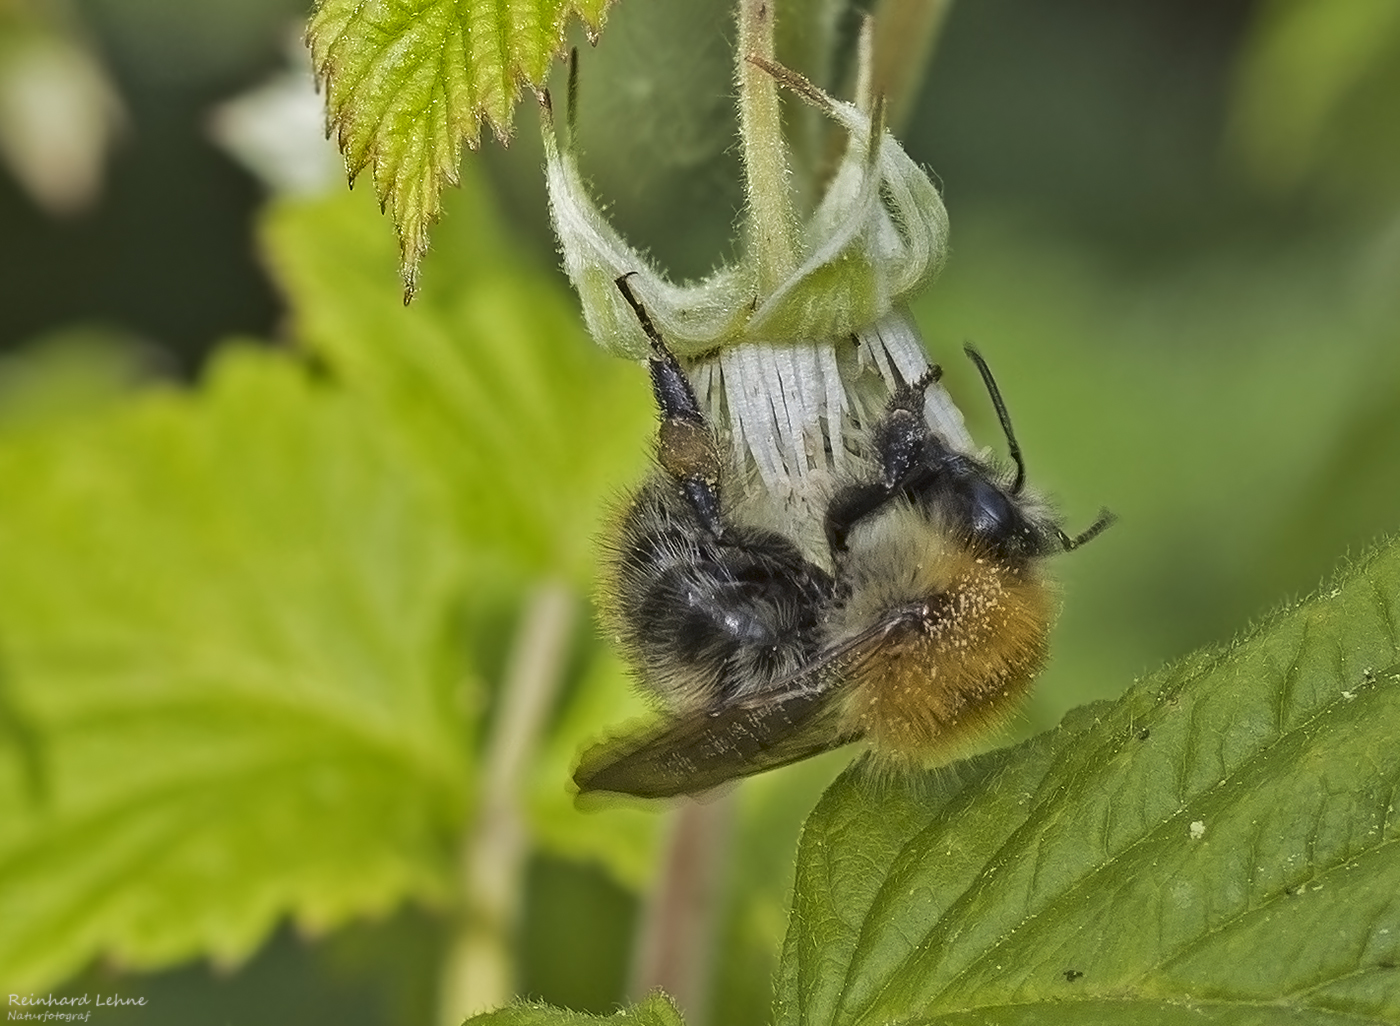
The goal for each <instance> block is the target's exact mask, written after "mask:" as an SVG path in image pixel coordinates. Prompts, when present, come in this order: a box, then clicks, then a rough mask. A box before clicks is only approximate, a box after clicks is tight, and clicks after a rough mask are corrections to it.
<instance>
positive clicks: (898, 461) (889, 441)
mask: <svg viewBox="0 0 1400 1026" xmlns="http://www.w3.org/2000/svg"><path fill="white" fill-rule="evenodd" d="M942 376H943V370H942V368H940V367H939V366H937V365H936V364H935V365H934V366H933V367H930V368H929V370H928V371H927V372H926V373H925V374H924V375H923V376H922V377H921V378H919V379H918V380H917V381H914V382H912V383H910V384H907V385H901V386H900V387H899V388H898V389H896V390H895V392H894V394H893V395H891V396H890V401H889V404H888V405H887V406H886V407H885V412H884V414H883V415H882V416H881V418H880V422H879V423H878V424H876V425H875V431H874V434H873V444H874V448H875V457H876V459H878V460H879V463H880V480H878V481H874V482H871V483H869V484H858V485H847V486H846V487H845V488H843V489H841V490H840V491H839V492H837V493H836V495H835V496H834V497H833V498H832V500H831V504H830V505H829V506H828V507H827V511H826V524H825V527H826V541H827V545H828V546H829V547H830V549H831V558H832V559H833V560H835V561H839V560H840V557H841V554H842V553H844V552H845V551H846V538H847V536H848V535H849V534H850V532H851V528H853V527H854V526H855V525H856V523H857V522H858V521H860V520H861V519H863V518H864V517H867V516H869V515H870V514H871V513H874V512H875V511H876V510H878V509H879V508H880V507H882V506H884V505H885V504H886V503H887V502H889V501H890V500H891V499H893V498H894V497H895V496H896V495H899V494H900V493H901V492H902V491H903V490H904V488H905V487H906V486H907V485H908V483H909V481H910V479H911V478H912V477H913V476H914V475H915V474H917V473H918V472H919V471H920V470H921V469H923V468H924V467H925V464H926V462H927V449H928V445H929V441H930V439H931V438H932V434H931V432H930V431H929V428H928V422H927V421H926V420H925V419H924V392H926V391H927V390H928V387H929V385H932V384H933V383H934V382H936V381H937V380H938V379H939V378H940V377H942Z"/></svg>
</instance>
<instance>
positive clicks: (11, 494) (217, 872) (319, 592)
mask: <svg viewBox="0 0 1400 1026" xmlns="http://www.w3.org/2000/svg"><path fill="white" fill-rule="evenodd" d="M380 435H381V432H380V431H379V430H378V429H377V427H376V425H375V422H374V421H373V419H372V418H369V417H367V416H366V407H365V404H362V403H358V402H356V401H355V400H354V399H353V397H350V396H347V395H346V394H345V393H344V392H343V391H342V390H340V389H337V388H335V387H333V386H327V385H326V384H325V383H323V382H318V381H316V380H315V379H313V378H312V377H311V376H310V375H309V374H307V372H306V371H305V370H304V369H303V368H302V367H300V366H299V365H298V364H296V363H294V362H293V361H291V360H289V359H287V358H286V356H285V355H283V354H277V353H269V352H267V351H266V350H263V351H257V350H252V349H232V350H228V351H226V352H225V354H224V355H223V356H221V357H220V359H219V361H218V363H217V364H216V365H215V367H214V368H213V369H212V371H211V372H210V380H209V381H208V382H207V383H206V384H205V385H204V386H202V388H201V389H200V390H199V391H198V392H196V393H177V392H171V391H166V390H160V391H151V392H147V393H145V394H144V395H143V396H141V397H140V398H138V399H136V400H133V401H131V402H129V403H126V404H122V405H114V406H110V407H109V408H107V409H106V410H103V411H100V412H98V413H96V414H93V415H90V416H88V417H86V418H70V419H69V420H67V421H65V422H64V423H62V424H61V425H58V426H45V427H44V428H43V429H42V430H40V429H37V428H35V429H26V428H24V427H23V426H21V427H17V428H15V429H13V430H11V431H8V432H6V433H4V434H3V435H0V481H3V482H5V485H4V495H5V499H4V502H3V503H0V567H3V577H4V584H3V587H0V659H2V660H3V662H4V671H5V673H4V676H5V683H4V688H5V692H4V695H3V697H4V703H3V705H4V716H3V717H0V718H2V719H3V721H4V728H5V729H3V730H0V979H2V980H4V981H5V983H6V984H7V985H9V986H11V987H43V986H46V985H50V984H52V983H54V982H56V981H57V980H59V979H61V978H62V977H63V976H64V975H65V974H67V973H69V972H71V971H73V970H74V969H76V968H78V967H79V966H81V965H82V964H83V963H84V962H85V961H87V960H88V959H90V958H92V957H93V956H95V955H97V954H99V953H101V954H105V955H106V956H107V957H109V958H110V959H112V960H113V961H115V962H116V963H117V964H120V965H127V966H133V967H150V966H157V965H164V964H168V963H170V962H173V961H176V960H180V959H184V958H189V957H193V956H196V955H200V954H210V955H213V956H214V957H216V958H218V959H221V960H236V959H240V958H242V957H244V956H245V955H247V954H248V953H249V952H250V951H251V950H252V949H253V947H254V946H255V945H256V944H258V943H259V942H260V941H261V940H262V939H263V937H264V936H265V935H266V934H267V932H268V931H269V930H270V929H271V928H272V926H273V925H274V923H275V922H276V921H277V920H278V919H280V918H281V917H282V916H284V915H287V914H291V915H292V916H293V917H295V918H296V919H297V920H298V921H299V922H300V923H302V924H303V925H304V926H307V927H310V928H313V929H324V928H326V927H328V926H330V925H332V924H335V923H338V922H340V921H342V920H344V919H345V918H347V917H349V916H351V915H357V914H361V915H362V914H366V913H370V912H375V911H382V910H386V909H388V908H391V907H393V905H395V904H396V903H398V902H400V901H402V900H403V899H404V898H406V897H418V898H421V899H425V900H434V899H438V898H440V897H442V896H443V895H444V894H445V893H446V892H447V890H448V887H449V882H450V879H451V874H452V867H453V861H452V855H453V838H454V835H455V834H456V832H457V830H458V829H459V824H460V822H461V821H462V819H463V818H464V817H465V816H466V815H467V813H468V811H469V808H468V795H469V793H470V791H469V786H470V782H471V771H472V767H471V764H470V762H469V760H468V758H467V752H468V749H467V746H466V745H464V744H463V740H462V738H461V736H460V727H459V724H460V722H461V713H460V709H459V702H458V688H459V687H460V686H461V684H460V683H459V682H460V679H461V676H462V669H461V667H462V661H463V654H462V653H461V652H460V651H459V650H458V649H459V643H458V642H457V641H456V639H455V637H454V635H453V632H452V631H451V630H450V627H451V624H450V621H449V611H450V610H451V608H452V605H453V602H454V599H455V597H456V596H457V595H458V594H459V593H460V590H461V587H462V578H461V568H462V566H463V563H464V559H463V554H462V547H461V545H460V543H459V542H458V540H457V538H456V537H455V536H454V535H453V533H452V531H451V530H450V526H449V524H448V522H447V518H446V517H444V516H443V515H442V514H441V513H440V512H439V511H438V510H437V508H436V507H435V505H434V504H433V503H432V502H431V501H428V499H427V498H426V496H425V494H424V490H423V489H422V487H421V486H420V485H419V484H418V482H417V481H416V480H415V479H414V477H413V476H412V475H411V474H409V473H405V472H404V471H403V469H402V468H400V467H399V466H398V465H397V464H396V462H395V461H394V459H393V457H392V453H391V452H390V450H389V447H388V446H386V445H385V444H384V443H383V441H382V439H381V438H380Z"/></svg>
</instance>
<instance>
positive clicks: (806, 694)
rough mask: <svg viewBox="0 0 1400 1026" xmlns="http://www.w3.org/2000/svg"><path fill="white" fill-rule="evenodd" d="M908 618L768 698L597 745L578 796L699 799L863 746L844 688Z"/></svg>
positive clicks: (818, 663)
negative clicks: (850, 720)
mask: <svg viewBox="0 0 1400 1026" xmlns="http://www.w3.org/2000/svg"><path fill="white" fill-rule="evenodd" d="M908 618H909V615H908V614H905V613H903V612H901V613H896V614H895V615H894V616H892V617H890V618H889V619H887V620H884V621H882V622H881V623H880V624H878V625H876V626H875V627H872V628H871V629H870V630H867V631H864V632H862V633H861V634H859V635H857V636H856V637H854V638H851V639H849V640H847V641H845V642H843V643H842V644H840V645H837V646H833V647H832V648H830V649H829V650H827V651H826V652H824V653H823V654H822V655H820V656H819V657H818V658H817V659H815V660H813V662H812V663H811V664H810V665H808V666H806V667H804V668H803V669H802V670H801V671H800V672H798V673H796V674H794V675H792V676H791V677H789V678H786V679H785V680H782V681H779V682H778V683H777V684H776V685H775V686H774V687H773V689H771V690H769V691H765V692H761V693H759V694H755V695H748V696H745V697H743V698H740V699H735V700H732V701H730V702H727V703H724V704H722V705H718V706H714V707H712V708H707V709H698V710H694V711H691V712H686V713H681V714H678V715H674V716H670V717H667V718H666V719H664V720H662V721H661V723H660V724H657V725H654V726H652V727H650V728H649V729H644V730H643V731H642V732H641V733H639V734H634V735H631V736H629V737H623V738H617V739H613V740H609V741H604V742H602V743H600V744H597V745H594V746H593V747H592V748H590V749H588V750H587V751H586V752H584V755H583V759H582V760H581V762H580V763H579V767H578V769H577V770H576V771H575V772H574V783H575V784H576V785H577V786H578V789H579V793H580V794H588V793H589V792H594V791H608V792H612V793H615V794H629V795H634V796H636V797H638V798H671V797H675V796H676V795H682V794H698V793H700V792H702V791H708V790H710V789H711V788H713V787H717V786H719V785H720V784H723V783H726V782H727V781H730V780H737V779H739V778H741V777H748V776H752V775H754V774H755V773H762V772H763V771H765V770H770V769H776V768H777V767H779V766H786V765H788V764H789V763H794V762H800V761H802V760H803V759H808V758H811V757H812V756H814V755H820V754H821V753H822V752H826V751H830V750H831V749H833V748H840V747H841V746H842V745H847V744H850V743H851V742H853V741H858V740H860V734H859V733H855V732H852V731H850V730H849V729H847V728H845V727H843V725H842V723H841V720H842V717H841V705H842V702H841V699H842V697H843V692H844V685H845V684H846V682H847V681H848V680H849V679H850V674H851V670H852V668H853V667H854V666H855V665H856V664H858V663H861V662H863V661H865V660H867V659H870V658H872V657H873V656H874V655H875V654H876V653H877V652H878V650H879V647H880V645H881V643H882V642H883V641H884V640H885V639H886V638H887V637H888V635H889V634H890V633H891V632H892V631H894V630H895V629H896V628H898V627H900V626H901V625H903V624H905V623H907V622H908Z"/></svg>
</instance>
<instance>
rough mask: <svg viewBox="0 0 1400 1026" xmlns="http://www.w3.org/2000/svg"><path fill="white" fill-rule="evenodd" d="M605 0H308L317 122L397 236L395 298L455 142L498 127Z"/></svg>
mask: <svg viewBox="0 0 1400 1026" xmlns="http://www.w3.org/2000/svg"><path fill="white" fill-rule="evenodd" d="M606 7H607V0H525V2H523V3H522V2H516V3H511V4H509V5H505V4H501V3H498V2H497V0H374V2H371V3H365V2H364V0H320V2H319V3H318V4H317V6H316V11H315V13H314V14H313V15H312V18H311V26H310V28H309V30H308V33H307V36H308V39H309V41H310V43H311V53H312V60H313V62H314V63H315V66H316V73H317V75H318V76H319V77H320V78H321V79H322V81H323V82H324V83H325V87H326V100H327V107H328V111H329V124H330V127H331V129H332V130H333V131H334V132H335V133H336V138H337V140H338V142H339V144H340V148H341V150H342V152H344V154H345V167H346V170H347V171H348V173H349V175H350V178H351V180H352V181H353V180H354V178H355V176H356V175H358V174H359V173H360V172H361V171H363V170H364V169H365V168H367V167H368V168H370V171H371V174H372V175H373V177H374V187H375V190H376V192H377V194H378V196H379V200H380V203H381V205H383V206H385V207H387V208H388V209H389V211H390V213H391V214H392V215H393V218H394V225H395V227H396V228H397V230H398V234H399V246H400V271H401V273H402V276H403V284H404V300H405V301H407V300H408V299H410V298H411V297H412V295H413V293H414V291H415V290H416V288H417V274H418V261H419V260H420V259H421V257H422V256H423V252H424V250H425V249H426V248H427V245H428V227H429V226H430V225H431V224H432V223H433V222H434V221H436V220H437V217H438V213H439V210H440V206H439V196H440V194H441V192H442V189H443V187H444V186H445V185H455V184H456V183H457V169H458V162H459V160H460V159H461V155H462V143H463V141H466V142H467V143H468V144H469V145H471V146H473V147H474V146H475V145H476V144H477V141H478V137H479V135H480V130H481V122H482V120H483V119H485V120H486V121H487V122H488V123H489V124H490V125H491V127H492V129H493V130H494V131H495V133H496V135H497V136H498V137H499V138H500V139H502V140H505V139H507V138H508V137H509V135H510V123H511V111H512V109H513V108H514V106H515V100H516V96H517V94H518V92H519V86H520V85H521V83H527V84H529V85H531V86H534V87H536V88H539V87H540V86H542V85H543V83H544V78H545V73H546V71H547V70H548V68H549V63H550V61H551V60H553V59H554V58H555V57H557V56H559V55H560V54H562V53H563V51H564V45H565V42H564V41H565V29H566V27H567V23H568V20H569V18H570V16H571V15H575V14H576V15H578V16H579V17H580V18H581V19H582V20H583V21H584V23H585V25H586V26H587V28H588V31H589V32H590V33H597V32H598V31H599V30H600V29H601V28H602V24H603V15H604V11H605V9H606Z"/></svg>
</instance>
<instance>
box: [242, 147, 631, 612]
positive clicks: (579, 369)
mask: <svg viewBox="0 0 1400 1026" xmlns="http://www.w3.org/2000/svg"><path fill="white" fill-rule="evenodd" d="M452 200H453V206H452V208H451V213H452V216H451V217H449V218H448V219H447V220H446V221H445V222H444V223H443V225H442V230H441V231H440V233H439V239H438V245H439V253H440V255H441V257H442V267H443V270H444V272H445V273H444V274H443V276H442V277H441V278H440V279H437V280H435V281H433V282H431V283H429V285H428V286H427V287H425V288H424V290H423V293H422V295H421V296H420V298H419V300H418V301H417V302H415V303H414V304H413V306H412V307H410V308H409V309H407V310H405V309H403V307H402V306H401V305H400V304H399V302H398V299H397V295H396V290H395V289H394V287H393V277H392V271H391V269H392V267H393V260H394V254H393V247H392V244H391V243H390V242H389V240H388V239H387V238H385V237H384V233H383V232H382V231H380V229H379V225H378V223H377V220H376V218H375V217H374V215H373V213H372V211H371V209H370V207H369V205H368V204H367V203H365V202H364V201H363V197H356V196H352V195H343V194H342V195H338V196H333V197H328V198H326V199H324V200H318V201H301V202H296V203H284V204H282V205H280V206H278V207H276V208H274V209H273V210H272V211H271V213H270V215H269V218H268V220H267V221H266V223H265V243H266V249H267V251H268V253H269V257H270V259H271V262H272V264H273V267H274V269H275V270H276V272H277V277H278V279H279V280H280V282H281V283H282V285H283V286H284V288H285V289H286V290H287V293H288V297H289V300H290V303H291V306H292V312H293V316H294V318H295V321H296V327H297V336H298V338H300V339H302V340H303V341H304V342H305V343H306V344H307V345H309V346H310V347H311V348H312V349H314V350H315V351H316V352H317V353H318V355H320V356H321V357H322V358H323V359H324V360H325V361H326V362H327V363H328V364H329V365H330V366H331V367H332V368H333V370H334V373H335V374H336V376H337V378H338V379H339V380H341V381H343V382H345V384H346V385H347V386H348V387H350V388H352V389H353V390H354V391H356V392H357V394H360V395H363V396H365V397H366V398H367V399H368V400H369V401H370V402H371V403H372V404H373V405H374V406H375V408H376V409H378V410H379V411H381V414H382V417H383V421H384V424H385V427H386V430H387V431H389V432H390V434H391V439H390V440H391V441H393V442H395V443H396V444H397V446H398V451H399V453H400V455H401V457H402V458H403V459H405V460H406V461H407V462H408V463H409V464H410V465H413V466H416V467H418V468H419V469H420V470H421V472H422V476H423V477H424V478H425V479H426V480H428V481H429V483H430V486H431V487H433V488H434V489H436V490H438V492H439V494H440V496H441V498H442V500H443V501H444V502H445V503H446V504H447V505H448V506H449V507H450V508H451V509H452V510H453V511H454V514H455V517H456V524H457V527H458V530H459V531H460V532H461V535H462V536H463V537H464V538H469V539H471V540H472V542H473V546H474V548H475V549H477V550H478V551H479V552H481V553H483V554H489V555H494V556H495V557H496V558H498V559H500V560H503V561H505V562H507V563H509V564H510V565H511V566H512V567H513V568H514V569H516V570H517V571H520V572H524V573H527V574H536V575H538V574H541V573H549V574H557V573H560V572H564V573H569V574H572V575H573V576H574V578H575V580H577V581H579V582H580V583H581V584H586V583H588V582H591V580H592V568H593V562H594V548H593V538H594V536H595V535H596V533H597V531H598V524H599V521H600V518H601V516H602V515H603V510H604V508H605V506H606V504H607V502H608V500H609V499H610V498H611V497H612V496H613V491H612V490H613V489H615V488H616V487H617V485H618V483H619V482H625V481H630V480H634V479H636V478H637V477H638V476H639V475H640V474H641V472H642V469H643V466H644V462H645V446H646V444H647V441H648V440H649V439H650V437H651V435H652V433H653V430H654V427H653V415H652V412H651V403H650V398H649V395H648V391H647V379H646V375H645V373H644V372H642V371H641V370H639V369H638V368H637V367H636V366H633V365H629V364H627V363H624V362H622V361H619V360H613V359H608V358H607V357H605V356H603V355H602V354H600V353H598V352H597V351H596V349H595V347H594V346H592V345H591V344H590V343H589V342H588V339H587V336H586V335H585V334H584V333H583V331H582V329H581V328H580V326H579V324H578V316H577V314H576V313H575V310H574V306H573V302H572V301H571V299H570V298H569V297H568V295H567V293H566V292H565V290H564V287H563V284H562V282H560V281H558V280H557V279H553V278H551V277H549V276H547V275H546V273H545V272H544V271H543V270H542V269H540V268H535V267H531V266H529V265H528V264H526V263H525V262H524V261H522V260H519V259H517V258H516V257H515V255H514V251H513V249H512V247H511V245H510V244H509V241H508V238H507V237H506V235H505V233H504V232H503V231H501V230H499V229H498V227H497V224H496V221H495V217H494V215H493V212H492V210H491V207H490V203H489V197H488V194H487V193H486V191H485V190H484V189H483V188H482V187H481V186H480V183H479V180H478V179H477V177H476V176H475V174H472V175H471V176H469V177H468V178H467V179H464V183H463V188H462V189H461V190H460V191H459V192H456V193H454V194H453V197H452Z"/></svg>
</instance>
